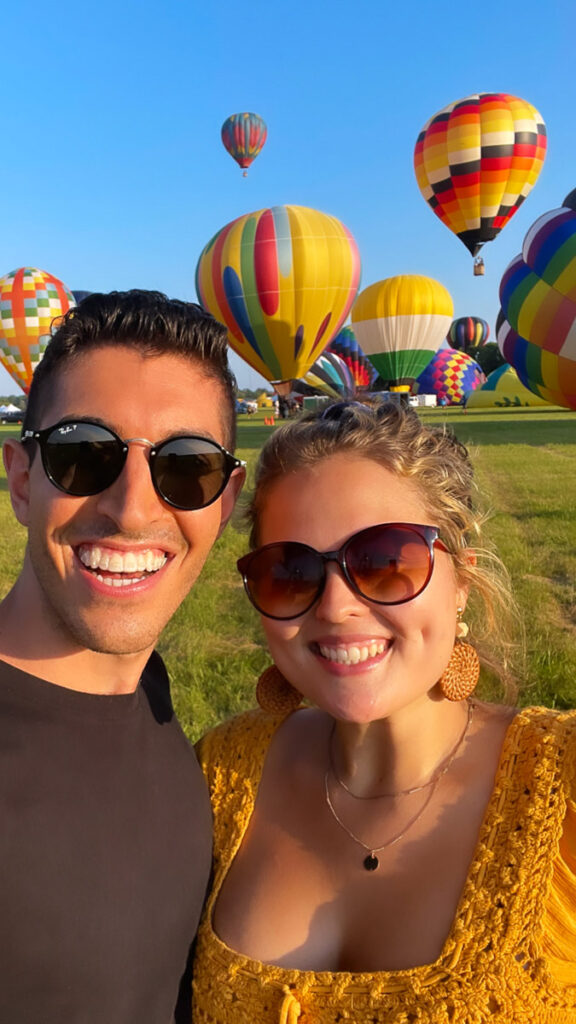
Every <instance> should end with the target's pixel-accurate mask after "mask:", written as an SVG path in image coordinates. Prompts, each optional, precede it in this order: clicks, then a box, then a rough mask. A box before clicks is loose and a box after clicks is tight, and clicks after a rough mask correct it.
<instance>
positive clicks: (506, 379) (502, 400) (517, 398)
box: [466, 363, 549, 409]
mask: <svg viewBox="0 0 576 1024" xmlns="http://www.w3.org/2000/svg"><path fill="white" fill-rule="evenodd" d="M534 405H549V403H548V402H546V401H544V400H543V399H542V398H540V397H538V396H537V395H535V394H533V393H532V391H531V390H530V391H529V390H528V388H525V387H524V385H523V384H522V382H521V381H520V380H519V378H518V374H517V373H516V370H515V369H514V367H513V366H509V365H508V363H504V364H503V366H499V367H498V368H497V369H496V370H493V371H492V373H490V374H489V375H488V377H487V378H486V383H485V384H483V385H482V387H481V388H477V390H476V391H473V392H472V393H471V394H469V395H468V396H467V399H466V408H467V409H489V408H498V409H515V408H517V407H519V406H534Z"/></svg>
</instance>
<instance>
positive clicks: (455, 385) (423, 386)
mask: <svg viewBox="0 0 576 1024" xmlns="http://www.w3.org/2000/svg"><path fill="white" fill-rule="evenodd" d="M485 380H486V377H485V375H484V373H483V372H482V370H481V368H480V367H479V366H478V363H477V362H475V360H474V359H472V357H471V356H468V355H466V353H465V352H458V351H456V350H455V349H452V348H448V349H439V350H438V352H436V354H435V355H434V356H432V359H431V360H430V362H429V363H428V366H427V367H426V369H425V370H424V371H423V373H421V374H420V376H419V377H418V393H419V394H425V395H436V397H437V399H438V402H439V404H441V405H460V404H461V403H462V402H463V401H464V398H465V396H466V395H467V394H468V393H469V392H471V391H476V389H477V388H479V387H482V384H484V382H485Z"/></svg>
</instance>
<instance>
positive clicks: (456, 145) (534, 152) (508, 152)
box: [414, 92, 546, 256]
mask: <svg viewBox="0 0 576 1024" xmlns="http://www.w3.org/2000/svg"><path fill="white" fill-rule="evenodd" d="M545 155H546V127H545V125H544V121H543V120H542V117H541V115H540V114H539V113H538V111H537V110H536V107H533V106H532V104H531V103H527V102H526V100H522V99H519V98H518V97H517V96H510V95H509V94H508V93H496V92H484V93H478V94H475V95H473V96H467V97H466V98H465V99H462V100H458V101H457V102H456V103H450V104H449V105H448V106H447V107H444V109H443V110H440V111H439V112H438V113H437V114H434V116H433V117H432V118H430V120H429V121H428V122H427V123H426V124H425V125H424V128H423V129H422V131H421V132H420V134H419V136H418V140H417V142H416V148H415V151H414V170H415V172H416V179H417V181H418V187H419V188H420V191H421V193H422V195H423V196H424V199H425V200H426V202H427V203H428V205H429V206H430V208H431V209H432V210H433V211H434V213H435V214H436V216H437V217H439V218H440V220H441V221H442V223H443V224H445V225H446V227H447V228H449V230H450V231H452V232H453V233H454V234H455V235H457V236H458V238H459V239H460V240H461V241H462V242H463V243H464V245H465V246H466V248H467V249H468V250H469V251H470V252H471V253H472V255H473V256H476V254H477V253H478V252H479V251H480V249H481V248H482V246H483V245H484V243H485V242H490V241H491V240H492V239H493V238H495V237H496V235H497V234H498V233H499V232H500V231H501V230H502V228H503V227H505V226H506V224H507V223H508V221H509V220H510V218H511V217H513V216H514V214H515V213H516V210H517V209H518V207H519V206H520V205H521V204H522V203H523V202H524V200H525V198H526V196H527V195H528V193H529V192H530V191H531V189H532V188H533V186H534V185H535V183H536V180H537V178H538V175H539V174H540V171H541V169H542V164H543V162H544V157H545Z"/></svg>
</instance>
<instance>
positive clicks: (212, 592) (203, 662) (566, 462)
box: [0, 409, 576, 737]
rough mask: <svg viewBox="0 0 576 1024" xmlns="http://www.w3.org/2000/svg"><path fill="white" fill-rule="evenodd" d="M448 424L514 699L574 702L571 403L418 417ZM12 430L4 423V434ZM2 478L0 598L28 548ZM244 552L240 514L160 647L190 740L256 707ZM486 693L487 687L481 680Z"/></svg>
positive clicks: (251, 451)
mask: <svg viewBox="0 0 576 1024" xmlns="http://www.w3.org/2000/svg"><path fill="white" fill-rule="evenodd" d="M422 416H423V418H424V419H425V420H426V421H427V422H434V423H442V422H444V421H446V422H448V423H449V424H450V426H451V427H452V428H453V429H454V431H455V432H456V434H457V436H458V437H459V438H460V440H461V441H463V442H464V443H465V444H467V445H468V446H469V447H470V448H471V450H472V453H473V458H474V463H475V466H476V471H477V480H478V486H479V492H480V496H481V501H482V504H483V506H484V507H485V508H487V509H489V510H491V512H492V516H491V519H490V522H489V524H488V527H487V536H488V538H489V540H490V541H491V542H492V543H493V544H495V545H496V547H497V549H498V551H499V553H500V554H501V556H502V558H503V559H504V562H505V563H506V565H507V566H508V568H509V570H510V572H511V574H512V578H513V582H514V587H515V591H516V594H517V597H518V601H519V604H520V606H521V610H522V614H523V620H524V628H525V645H526V660H525V666H524V670H523V686H522V691H521V694H520V698H519V700H520V702H521V703H530V704H533V703H542V704H547V705H550V706H558V707H572V706H576V414H575V413H571V412H569V411H567V410H558V411H556V410H548V409H518V410H508V409H506V410H494V411H491V410H481V411H478V412H469V413H465V412H463V411H462V410H457V409H448V410H446V409H444V410H429V411H426V412H423V413H422ZM263 420H264V414H263V413H258V414H256V415H255V416H253V417H250V418H248V417H241V418H240V420H239V428H238V454H239V455H240V457H241V458H244V459H246V460H247V461H248V464H249V468H248V488H249V487H250V483H251V480H252V470H253V466H254V463H255V460H256V457H257V454H258V450H259V448H260V446H261V444H262V442H263V441H264V439H265V438H266V437H267V435H268V434H269V433H270V430H271V429H274V428H271V427H269V426H266V425H265V424H264V422H263ZM8 434H12V436H16V434H15V432H14V431H13V430H11V429H10V428H9V427H0V440H1V439H2V438H3V437H4V436H7V435H8ZM24 540H25V537H24V531H23V530H22V529H21V528H20V527H19V526H18V525H17V524H16V523H15V520H14V518H13V515H12V511H11V508H10V502H9V497H8V493H7V490H6V480H5V477H4V475H3V472H2V473H0V596H2V595H4V594H5V593H6V592H7V591H8V589H9V587H10V585H11V582H12V581H13V579H14V578H15V576H16V575H17V572H18V568H19V564H20V561H21V557H22V552H23V549H24ZM245 550H246V536H245V532H244V527H243V524H242V509H241V508H240V509H239V510H238V512H237V514H236V516H235V519H234V522H233V524H232V526H231V527H229V528H228V529H227V530H226V532H225V534H224V536H223V537H222V538H221V540H220V541H219V542H218V544H217V546H216V548H215V550H214V552H213V553H212V555H211V557H210V559H209V562H208V564H207V566H206V568H205V570H204V572H203V574H202V577H201V579H200V580H199V582H198V584H197V586H196V588H195V589H194V591H193V592H192V594H190V596H189V598H188V599H187V600H186V601H185V603H184V604H183V605H182V607H181V608H180V610H179V612H178V613H177V615H176V616H175V617H174V619H173V620H172V622H171V623H170V624H169V626H168V627H167V629H166V630H165V632H164V635H163V637H162V639H161V642H160V645H159V647H160V650H161V652H162V654H163V655H164V657H165V658H166V662H167V664H168V668H169V671H170V673H171V676H172V679H173V683H174V697H175V702H176V705H177V709H178V712H179V715H180V717H181V720H182V722H183V724H184V726H185V728H186V729H187V731H188V733H189V735H190V736H192V737H196V736H198V735H199V734H200V733H201V732H203V731H204V730H205V729H206V728H207V727H209V726H210V725H212V724H214V723H215V722H217V721H218V720H220V719H222V718H224V717H226V716H228V715H230V714H233V713H234V712H236V711H238V710H241V709H243V708H245V707H249V706H251V705H252V704H253V697H252V694H253V687H254V681H255V679H256V677H257V676H258V674H259V672H260V671H261V670H262V668H263V667H264V666H265V665H266V664H268V663H269V658H268V655H267V653H266V649H265V645H264V641H263V635H262V631H261V629H260V624H259V621H258V617H257V615H256V613H255V612H253V610H252V608H251V607H250V605H249V604H248V601H247V600H246V599H245V597H244V594H243V591H242V586H241V582H240V578H239V576H238V575H237V573H236V571H235V568H234V566H235V561H236V559H237V558H238V557H239V556H240V555H241V554H243V553H244V551H245ZM484 692H485V693H487V694H493V693H494V690H493V687H492V686H491V685H490V683H489V682H487V681H485V682H484Z"/></svg>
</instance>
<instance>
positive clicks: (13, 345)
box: [0, 267, 76, 394]
mask: <svg viewBox="0 0 576 1024" xmlns="http://www.w3.org/2000/svg"><path fill="white" fill-rule="evenodd" d="M75 305H76V303H75V301H74V296H73V295H72V292H71V291H70V290H69V289H68V288H67V287H66V285H65V284H63V283H62V281H59V280H58V278H57V277H54V276H53V275H52V274H48V273H47V272H46V271H45V270H36V269H35V268H34V267H20V268H19V269H18V270H12V271H11V272H10V273H9V274H5V276H4V277H2V278H0V362H1V363H2V365H3V366H4V368H5V369H6V370H7V371H8V373H9V374H10V375H11V377H13V379H14V380H15V381H16V383H17V384H19V386H20V387H21V388H22V390H23V391H24V392H25V393H26V394H28V391H29V390H30V384H31V382H32V374H33V373H34V369H35V367H36V366H37V365H38V363H39V362H40V360H41V359H42V356H43V355H44V350H45V348H46V345H47V344H48V342H49V340H50V326H51V324H52V321H53V320H54V319H55V317H59V316H62V315H63V314H64V313H66V311H67V310H68V309H70V307H71V306H75Z"/></svg>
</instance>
